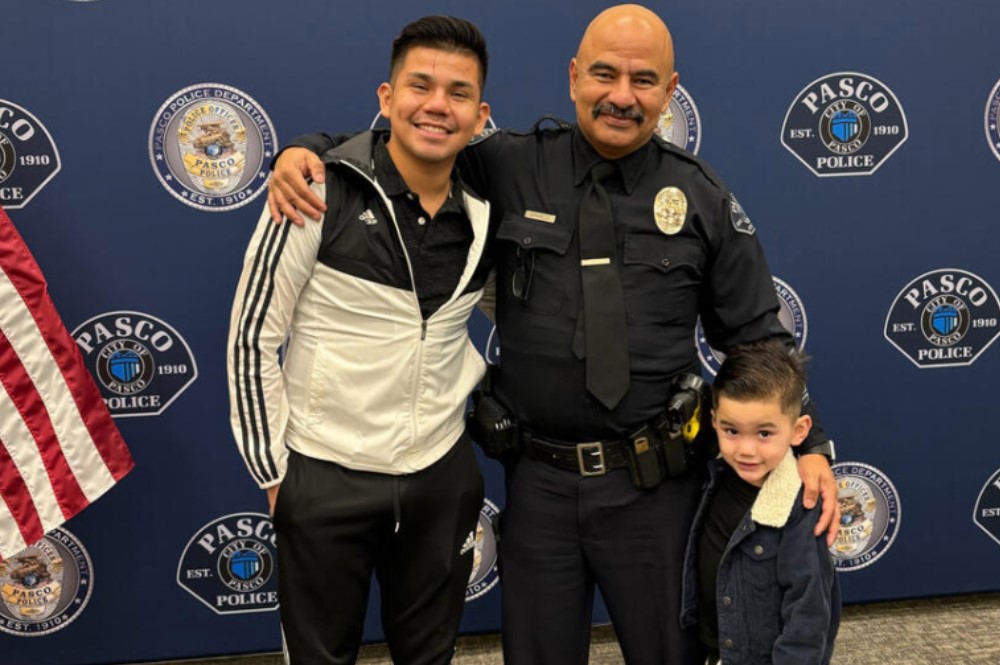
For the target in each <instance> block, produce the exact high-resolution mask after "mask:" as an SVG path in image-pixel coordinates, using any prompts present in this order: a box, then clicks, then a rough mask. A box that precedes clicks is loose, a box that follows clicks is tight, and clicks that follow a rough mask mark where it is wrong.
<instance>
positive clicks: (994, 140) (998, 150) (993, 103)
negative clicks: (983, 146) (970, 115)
mask: <svg viewBox="0 0 1000 665" xmlns="http://www.w3.org/2000/svg"><path fill="white" fill-rule="evenodd" d="M998 121H1000V81H997V84H996V85H995V86H993V90H991V91H990V96H989V99H987V100H986V118H985V120H984V122H983V124H984V127H985V129H986V140H987V142H989V144H990V150H992V151H993V156H994V157H996V158H997V159H1000V128H998V127H997V124H998Z"/></svg>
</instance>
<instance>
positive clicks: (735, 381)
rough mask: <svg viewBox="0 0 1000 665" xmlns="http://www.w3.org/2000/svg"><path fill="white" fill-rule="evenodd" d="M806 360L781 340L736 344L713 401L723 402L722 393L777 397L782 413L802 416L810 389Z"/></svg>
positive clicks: (740, 398)
mask: <svg viewBox="0 0 1000 665" xmlns="http://www.w3.org/2000/svg"><path fill="white" fill-rule="evenodd" d="M806 360H807V358H806V357H805V356H804V355H802V354H800V353H799V352H798V351H791V350H789V349H788V347H787V346H785V345H784V344H782V343H781V342H779V341H777V340H763V341H759V342H753V343H750V344H743V345H741V346H736V347H733V348H732V349H730V351H729V354H728V355H727V356H726V360H725V361H724V362H723V363H722V367H720V368H719V373H718V374H717V375H716V377H715V383H714V384H713V390H712V404H713V406H718V405H719V395H724V396H726V397H728V398H729V399H732V400H736V401H737V402H748V401H754V400H761V401H763V400H770V399H777V400H778V402H779V403H780V404H781V411H782V413H785V414H787V415H790V416H792V417H793V418H798V417H799V414H800V413H801V412H802V396H803V395H804V394H805V390H806V368H805V363H806Z"/></svg>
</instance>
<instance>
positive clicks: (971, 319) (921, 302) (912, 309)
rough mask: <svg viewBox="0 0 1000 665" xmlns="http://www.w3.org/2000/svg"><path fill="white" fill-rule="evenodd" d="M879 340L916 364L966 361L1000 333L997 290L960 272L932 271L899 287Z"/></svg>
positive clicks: (969, 361)
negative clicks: (884, 339) (883, 337)
mask: <svg viewBox="0 0 1000 665" xmlns="http://www.w3.org/2000/svg"><path fill="white" fill-rule="evenodd" d="M884 334H885V338H886V339H887V340H888V341H889V342H890V343H891V344H892V345H893V346H895V347H896V348H897V349H899V351H900V352H901V353H902V354H903V355H904V356H906V357H907V358H909V359H910V361H911V362H912V363H913V364H915V365H916V366H917V367H920V368H922V369H923V368H928V367H958V366H962V365H971V364H972V363H973V362H975V361H976V359H977V358H978V357H979V356H980V354H982V352H983V351H985V350H986V349H987V348H988V347H989V346H990V344H992V343H993V342H994V340H996V338H997V335H1000V305H998V303H997V294H996V292H995V291H994V290H993V287H991V286H990V285H989V284H987V283H986V281H985V280H984V279H982V278H981V277H979V276H978V275H974V274H973V273H971V272H967V271H965V270H958V269H954V268H945V269H941V270H933V271H931V272H928V273H925V274H923V275H921V276H920V277H917V278H916V279H915V280H913V281H912V282H910V283H909V284H907V285H906V286H905V287H903V290H902V291H900V292H899V295H897V296H896V299H895V300H893V302H892V307H890V309H889V314H888V316H886V319H885V331H884Z"/></svg>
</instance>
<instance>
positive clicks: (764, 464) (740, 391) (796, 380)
mask: <svg viewBox="0 0 1000 665" xmlns="http://www.w3.org/2000/svg"><path fill="white" fill-rule="evenodd" d="M804 388H805V370H804V368H803V365H802V360H801V359H800V358H799V356H797V355H796V354H790V353H789V351H788V349H787V347H786V346H785V345H783V344H780V343H777V342H772V341H765V342H758V343H754V344H750V345H746V346H742V347H737V348H735V349H733V350H732V352H731V353H730V354H729V356H728V357H727V358H726V361H725V362H724V363H723V364H722V367H721V368H720V370H719V374H718V376H717V377H716V379H715V385H714V399H713V409H712V425H713V427H714V428H715V431H716V433H717V434H718V438H719V451H720V456H719V459H716V460H714V461H713V462H712V463H711V464H710V467H709V481H708V484H707V486H706V489H705V493H704V495H703V497H702V500H701V505H700V506H699V508H698V512H697V513H696V515H695V519H694V524H693V525H692V529H691V537H690V539H689V541H688V547H687V554H686V556H685V563H684V568H685V570H684V604H683V608H682V613H681V624H682V625H683V626H685V627H690V626H692V625H694V624H695V623H696V622H697V625H698V631H699V637H700V638H701V641H702V643H703V644H704V645H705V647H706V648H707V650H708V652H709V658H708V663H709V664H711V665H715V664H716V663H720V662H721V663H724V664H725V665H749V664H751V663H753V664H757V663H760V664H764V663H773V664H775V665H779V664H782V663H785V664H788V665H825V664H826V663H829V662H830V658H831V656H832V654H833V641H834V637H835V636H836V634H837V627H838V625H839V623H840V589H839V586H838V584H837V578H836V575H835V574H834V568H833V561H832V560H831V558H830V553H829V551H828V550H827V547H826V543H825V542H824V539H823V538H817V537H816V536H815V535H813V529H814V528H815V526H816V520H817V518H818V516H819V512H820V509H819V507H816V508H813V509H811V510H806V509H804V508H803V506H802V489H801V488H802V483H801V481H800V479H799V474H798V471H797V469H796V462H795V458H794V457H793V455H792V450H791V447H792V446H797V445H798V444H799V443H801V442H802V440H803V439H805V437H806V435H807V434H808V433H809V428H810V427H811V426H812V422H811V420H810V418H809V416H808V415H803V414H802V413H801V406H802V404H801V396H802V394H803V390H804Z"/></svg>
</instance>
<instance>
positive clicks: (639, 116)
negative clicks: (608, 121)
mask: <svg viewBox="0 0 1000 665" xmlns="http://www.w3.org/2000/svg"><path fill="white" fill-rule="evenodd" d="M592 113H593V115H594V120H597V117H598V116H599V115H601V114H605V115H610V116H612V117H615V118H624V119H626V120H635V121H636V122H638V123H639V124H640V125H641V124H642V123H643V122H645V120H646V115H645V114H644V113H643V112H642V111H640V110H639V109H637V108H636V107H634V106H629V107H628V108H624V109H623V108H622V107H620V106H615V105H614V104H612V103H611V102H601V103H600V104H598V105H597V106H595V107H594V110H593V111H592Z"/></svg>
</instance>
